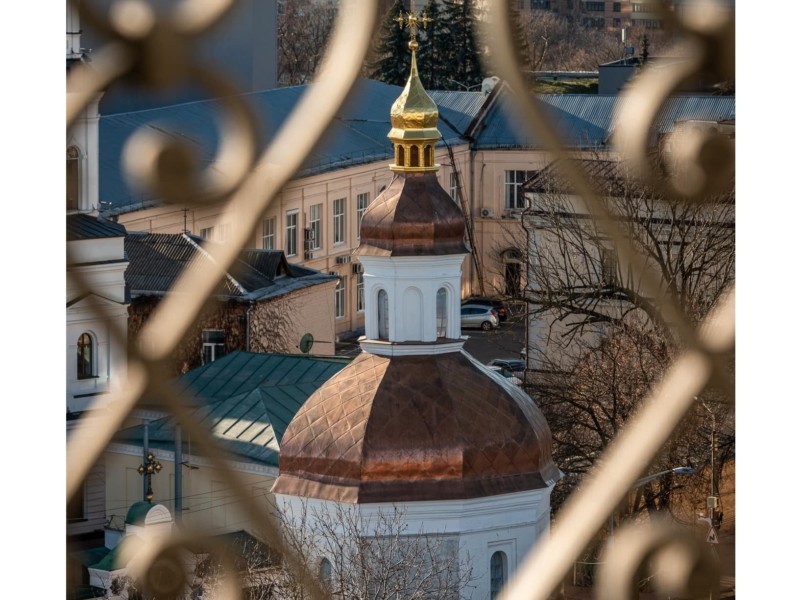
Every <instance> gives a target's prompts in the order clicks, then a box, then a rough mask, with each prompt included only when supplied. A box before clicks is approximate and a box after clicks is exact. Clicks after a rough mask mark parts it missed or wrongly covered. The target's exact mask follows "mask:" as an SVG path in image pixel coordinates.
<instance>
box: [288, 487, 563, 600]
mask: <svg viewBox="0 0 800 600" xmlns="http://www.w3.org/2000/svg"><path fill="white" fill-rule="evenodd" d="M551 491H552V487H548V488H544V489H539V490H531V491H526V492H518V493H513V494H503V495H497V496H487V497H484V498H474V499H468V500H439V501H427V502H400V503H388V502H384V503H374V504H348V503H337V502H333V501H329V500H319V499H316V498H300V497H295V496H287V495H284V494H277V495H276V505H277V506H278V508H279V509H280V510H281V511H283V513H284V515H290V516H293V518H294V520H295V525H296V526H299V525H301V524H302V521H301V520H300V518H301V516H305V518H306V519H307V521H306V524H307V525H308V526H310V527H314V519H315V518H316V517H315V515H325V514H327V515H331V516H334V515H336V514H337V511H339V510H344V511H357V514H358V517H359V519H360V520H359V522H360V523H363V524H364V526H365V527H366V529H365V531H364V532H363V534H364V535H374V534H375V530H374V529H369V527H370V526H374V524H376V523H378V522H380V519H379V517H380V516H381V515H384V516H386V515H392V514H394V513H395V511H396V510H399V511H400V514H401V515H402V520H403V524H404V526H405V532H406V534H407V535H415V534H420V533H424V534H428V535H430V534H438V535H441V536H451V535H454V536H456V540H457V542H456V543H457V547H458V552H459V559H460V561H461V563H462V564H469V565H470V566H471V567H472V574H473V577H474V580H473V581H472V583H471V585H470V588H469V590H467V592H465V595H464V596H463V597H464V598H469V599H473V598H474V599H483V598H488V597H489V589H490V571H489V561H490V559H491V556H492V554H493V553H494V552H497V551H502V552H504V553H505V555H506V558H507V573H506V580H508V579H509V578H511V577H513V575H514V572H515V571H516V569H517V567H518V565H519V564H520V563H521V562H522V561H523V560H524V558H525V556H526V554H527V553H528V552H529V551H530V550H531V548H533V546H534V545H535V544H536V542H537V541H538V540H539V539H541V538H542V537H545V536H547V535H549V531H550V492H551ZM333 522H334V523H337V520H336V519H335V518H334V519H333ZM339 532H340V533H341V534H344V533H345V531H344V529H343V528H342V529H340V530H339Z"/></svg>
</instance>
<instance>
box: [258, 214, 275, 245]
mask: <svg viewBox="0 0 800 600" xmlns="http://www.w3.org/2000/svg"><path fill="white" fill-rule="evenodd" d="M275 221H276V218H275V217H270V218H269V219H264V220H263V221H262V222H261V247H262V248H263V249H264V250H275Z"/></svg>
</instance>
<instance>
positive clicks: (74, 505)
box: [67, 481, 86, 521]
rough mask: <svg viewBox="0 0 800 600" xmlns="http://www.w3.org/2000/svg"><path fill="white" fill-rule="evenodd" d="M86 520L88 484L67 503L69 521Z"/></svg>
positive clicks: (78, 490) (83, 485)
mask: <svg viewBox="0 0 800 600" xmlns="http://www.w3.org/2000/svg"><path fill="white" fill-rule="evenodd" d="M84 519H86V482H85V481H84V482H83V483H82V484H81V486H80V487H79V488H78V489H77V490H76V491H75V494H74V495H73V496H72V498H70V500H69V502H67V521H83V520H84Z"/></svg>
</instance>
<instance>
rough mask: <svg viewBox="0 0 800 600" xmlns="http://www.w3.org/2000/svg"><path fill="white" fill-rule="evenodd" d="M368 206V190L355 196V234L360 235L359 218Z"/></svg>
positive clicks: (362, 216) (360, 218) (361, 217)
mask: <svg viewBox="0 0 800 600" xmlns="http://www.w3.org/2000/svg"><path fill="white" fill-rule="evenodd" d="M367 206H369V192H366V193H364V194H359V195H358V196H356V234H357V235H358V237H361V220H362V219H363V218H364V212H366V210H367Z"/></svg>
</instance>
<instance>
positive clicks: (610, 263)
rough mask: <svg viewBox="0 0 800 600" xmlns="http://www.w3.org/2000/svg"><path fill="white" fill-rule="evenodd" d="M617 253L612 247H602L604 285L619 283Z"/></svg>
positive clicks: (601, 274) (601, 265) (601, 266)
mask: <svg viewBox="0 0 800 600" xmlns="http://www.w3.org/2000/svg"><path fill="white" fill-rule="evenodd" d="M617 262H618V260H617V253H616V251H615V250H613V249H612V248H600V270H601V272H600V276H601V278H602V283H603V284H604V285H615V284H616V283H617Z"/></svg>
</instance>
